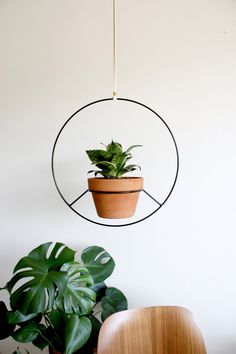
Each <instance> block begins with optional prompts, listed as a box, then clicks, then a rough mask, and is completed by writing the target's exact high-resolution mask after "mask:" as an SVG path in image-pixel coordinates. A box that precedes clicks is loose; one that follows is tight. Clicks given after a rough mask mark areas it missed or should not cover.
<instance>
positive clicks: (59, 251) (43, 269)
mask: <svg viewBox="0 0 236 354" xmlns="http://www.w3.org/2000/svg"><path fill="white" fill-rule="evenodd" d="M51 244H52V243H51V242H48V243H45V244H42V245H40V246H39V247H37V248H35V249H34V250H33V251H32V252H30V253H29V254H28V256H27V257H23V258H22V259H21V260H20V261H19V262H18V263H17V265H16V267H15V269H14V273H15V275H14V276H13V278H12V279H11V280H10V281H9V283H8V284H7V286H6V287H7V289H8V291H9V292H10V293H11V297H10V301H11V306H12V308H13V310H19V311H20V312H21V313H22V314H23V315H28V314H31V313H42V312H45V311H47V310H49V309H51V308H52V307H53V304H54V301H55V297H56V296H61V295H63V293H64V291H65V288H66V284H67V281H68V274H67V272H62V271H59V269H60V267H61V266H62V265H63V264H64V263H66V262H71V261H73V260H74V254H75V251H73V250H71V249H70V248H68V247H66V246H65V245H64V244H62V243H56V244H55V245H54V246H53V247H52V248H51V249H49V247H50V246H51ZM25 278H26V279H25ZM22 280H25V282H23V284H22ZM18 282H20V286H19V287H18V288H17V285H18V284H19V283H18ZM15 289H16V290H15ZM12 290H13V292H12Z"/></svg>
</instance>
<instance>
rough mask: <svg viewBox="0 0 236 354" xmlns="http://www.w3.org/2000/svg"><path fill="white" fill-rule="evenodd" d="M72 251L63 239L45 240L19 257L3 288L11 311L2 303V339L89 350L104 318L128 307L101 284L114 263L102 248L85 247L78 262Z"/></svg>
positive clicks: (67, 352) (81, 351) (67, 351)
mask: <svg viewBox="0 0 236 354" xmlns="http://www.w3.org/2000/svg"><path fill="white" fill-rule="evenodd" d="M75 254H76V252H75V251H74V250H72V249H70V248H68V247H67V246H66V245H64V244H62V243H55V244H52V243H51V242H47V243H44V244H42V245H40V246H39V247H37V248H35V249H34V250H32V251H31V252H30V253H29V254H28V256H26V257H23V258H22V259H20V260H19V262H18V263H17V265H16V266H15V268H14V272H13V277H12V278H11V279H10V281H9V282H8V283H7V284H6V285H5V287H4V288H2V289H1V290H3V289H5V290H8V292H9V296H10V306H11V309H10V310H8V309H7V307H6V305H5V303H4V302H3V301H0V311H1V316H0V339H4V338H7V337H9V336H12V337H13V338H14V339H15V340H16V341H17V342H22V343H28V342H32V343H33V344H34V345H35V346H36V347H38V348H39V349H41V350H43V349H44V348H45V347H47V346H48V347H49V348H51V349H55V350H57V351H59V352H61V353H65V354H73V353H78V354H85V353H86V354H90V353H92V352H93V349H94V348H95V347H96V345H97V338H98V334H99V330H100V327H101V324H102V321H104V320H105V319H106V318H107V317H108V316H109V315H111V314H112V313H115V312H117V311H121V310H125V309H127V300H126V297H125V296H124V294H123V293H122V292H121V291H120V290H118V289H116V288H109V287H107V286H106V285H105V283H104V281H105V280H106V279H107V278H108V277H109V276H110V275H111V274H112V272H113V270H114V267H115V262H114V260H113V258H112V257H111V255H110V254H109V253H108V252H107V251H106V250H104V249H103V248H102V247H99V246H91V247H88V248H86V249H85V250H84V251H83V252H82V254H81V262H77V261H75V259H74V258H75ZM95 307H96V312H95ZM15 353H20V351H19V350H18V349H17V351H16V352H15Z"/></svg>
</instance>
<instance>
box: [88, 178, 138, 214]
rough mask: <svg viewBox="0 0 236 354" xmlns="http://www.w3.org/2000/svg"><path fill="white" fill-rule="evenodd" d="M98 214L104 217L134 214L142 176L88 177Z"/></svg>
mask: <svg viewBox="0 0 236 354" xmlns="http://www.w3.org/2000/svg"><path fill="white" fill-rule="evenodd" d="M88 189H89V191H90V192H92V195H93V200H94V204H95V207H96V211H97V214H98V216H100V217H101V218H106V219H123V218H130V217H131V216H133V215H134V213H135V210H136V206H137V203H138V198H139V193H140V191H142V190H143V178H142V177H124V178H114V179H111V178H102V177H101V178H98V177H97V178H88Z"/></svg>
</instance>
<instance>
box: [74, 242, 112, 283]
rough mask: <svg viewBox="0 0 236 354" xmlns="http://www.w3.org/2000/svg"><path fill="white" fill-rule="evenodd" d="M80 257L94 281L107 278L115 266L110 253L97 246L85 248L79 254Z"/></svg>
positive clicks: (101, 280) (98, 281) (97, 281)
mask: <svg viewBox="0 0 236 354" xmlns="http://www.w3.org/2000/svg"><path fill="white" fill-rule="evenodd" d="M81 259H82V261H83V263H84V266H85V267H86V268H87V269H88V271H89V273H90V274H91V276H92V277H93V280H94V283H100V282H103V281H104V280H105V279H107V278H108V277H109V276H110V275H111V274H112V272H113V270H114V267H115V262H114V260H113V258H112V257H111V255H110V254H109V253H108V252H107V251H105V250H104V248H102V247H99V246H91V247H88V248H86V249H85V250H84V251H83V252H82V254H81Z"/></svg>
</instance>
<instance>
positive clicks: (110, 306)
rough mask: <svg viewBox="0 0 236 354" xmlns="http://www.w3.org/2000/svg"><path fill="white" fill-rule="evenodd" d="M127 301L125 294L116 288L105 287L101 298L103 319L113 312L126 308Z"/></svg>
mask: <svg viewBox="0 0 236 354" xmlns="http://www.w3.org/2000/svg"><path fill="white" fill-rule="evenodd" d="M127 307H128V303H127V299H126V297H125V295H124V294H123V293H122V292H121V291H120V290H119V289H117V288H107V289H106V293H105V296H104V297H103V298H102V314H101V318H102V320H103V321H105V319H106V318H107V317H109V316H110V315H112V314H113V313H115V312H119V311H123V310H127Z"/></svg>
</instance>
